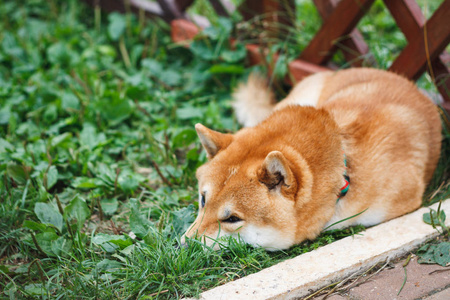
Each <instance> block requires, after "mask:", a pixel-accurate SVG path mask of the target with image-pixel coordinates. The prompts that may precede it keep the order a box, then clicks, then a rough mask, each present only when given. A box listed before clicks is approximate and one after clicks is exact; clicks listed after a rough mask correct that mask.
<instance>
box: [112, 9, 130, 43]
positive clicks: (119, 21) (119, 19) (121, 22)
mask: <svg viewBox="0 0 450 300" xmlns="http://www.w3.org/2000/svg"><path fill="white" fill-rule="evenodd" d="M108 21H109V24H108V34H109V37H110V38H111V39H112V40H113V41H117V40H118V39H119V38H120V36H121V35H122V34H123V33H124V32H125V28H126V26H127V21H126V17H125V15H122V14H119V13H111V14H109V15H108Z"/></svg>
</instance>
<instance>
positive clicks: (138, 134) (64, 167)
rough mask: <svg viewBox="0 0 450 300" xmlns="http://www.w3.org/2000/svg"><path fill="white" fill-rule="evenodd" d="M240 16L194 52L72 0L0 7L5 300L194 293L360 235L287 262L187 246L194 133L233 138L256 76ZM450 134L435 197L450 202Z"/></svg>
mask: <svg viewBox="0 0 450 300" xmlns="http://www.w3.org/2000/svg"><path fill="white" fill-rule="evenodd" d="M300 2H301V3H300V4H299V5H304V6H303V7H304V10H303V9H300V10H299V11H300V13H305V11H308V10H311V6H310V4H307V3H306V2H302V1H300ZM300 8H302V6H300ZM311 18H312V20H313V21H314V20H315V19H314V18H315V17H311ZM372 18H373V17H372ZM231 20H234V21H239V16H233V18H231V19H223V18H218V17H217V18H216V19H215V21H214V22H213V23H214V26H213V27H211V28H209V29H206V30H205V31H204V32H203V35H202V37H200V38H198V39H196V40H195V41H194V42H193V43H192V44H191V45H190V47H189V48H185V47H182V46H179V45H174V44H173V43H172V42H171V39H170V35H169V32H168V26H167V25H166V24H165V23H163V22H158V21H156V20H148V19H144V18H141V17H137V16H135V15H121V14H118V13H111V14H106V13H104V12H102V11H100V10H99V9H92V8H89V7H87V6H85V5H84V4H83V3H81V2H80V1H76V0H68V1H62V0H49V1H44V0H15V1H13V0H6V1H3V2H2V3H1V4H0V104H1V105H0V220H1V222H0V297H2V298H10V299H13V298H42V299H48V298H52V299H53V298H54V299H75V298H76V299H85V298H90V299H91V298H92V299H94V298H95V299H128V298H143V299H152V298H163V299H164V298H177V297H186V296H195V295H198V293H200V292H202V291H203V290H205V289H208V288H211V287H214V286H217V285H219V284H222V283H225V282H227V281H230V280H234V279H236V278H240V277H243V276H245V275H247V274H250V273H254V272H257V271H259V270H261V269H262V268H265V267H268V266H270V265H273V264H275V263H277V262H279V261H281V260H285V259H287V258H289V257H293V256H296V255H298V254H301V253H305V252H308V251H311V250H313V249H316V248H318V247H320V246H322V245H325V244H328V243H331V242H333V241H335V240H337V239H340V238H342V237H346V236H349V235H353V234H357V233H358V232H360V231H362V230H364V228H362V227H355V228H349V229H346V230H341V231H329V232H326V233H324V234H322V235H321V236H320V237H319V238H317V239H316V240H314V241H308V242H305V243H303V244H301V245H299V246H296V247H293V248H292V249H289V250H288V251H285V252H277V253H268V252H266V251H264V250H262V249H254V248H252V247H250V246H248V245H245V244H243V243H239V241H236V240H229V241H228V243H224V244H223V245H222V246H221V250H219V251H212V250H211V249H208V248H206V249H205V248H204V247H203V246H202V245H200V244H199V243H197V242H196V241H195V240H191V241H190V245H189V247H187V248H185V247H179V238H180V235H181V234H182V233H183V232H184V231H185V230H186V229H187V227H188V226H189V224H190V223H191V222H192V221H193V219H194V214H195V211H196V210H197V207H198V204H197V202H196V201H195V200H194V199H196V197H197V196H196V195H197V191H196V180H195V170H196V168H197V167H198V166H199V165H201V164H202V163H204V162H205V160H206V158H205V155H204V153H203V152H201V151H200V150H199V149H200V145H199V143H198V141H197V137H196V133H195V130H194V129H193V124H195V123H196V122H202V123H203V124H205V125H206V126H209V127H212V128H214V129H217V130H220V131H235V130H236V129H237V128H238V126H237V124H236V122H235V119H234V118H233V115H232V112H231V109H230V102H229V99H230V90H231V89H232V87H234V86H236V83H237V82H239V81H241V80H243V78H245V77H246V76H247V75H248V73H249V72H251V71H252V69H246V68H244V65H245V50H244V46H243V44H242V43H241V42H238V43H237V44H236V45H235V46H234V47H231V45H230V44H229V40H228V38H229V36H230V35H231V34H232V33H233V31H234V30H235V29H234V28H235V26H234V25H233V23H232V21H231ZM308 20H309V19H308V18H307V17H306V16H305V18H304V19H303V21H304V22H305V24H314V22H308ZM381 23H382V22H381ZM240 26H248V24H247V25H245V24H242V25H240ZM299 26H301V24H300V25H299ZM308 26H309V25H308ZM311 26H313V25H311ZM382 26H384V27H387V25H382ZM299 28H300V27H299ZM305 30H306V31H305ZM314 30H315V28H312V27H311V28H310V29H307V28H306V27H305V28H304V30H303V33H304V34H305V36H307V37H308V36H312V34H313V31H314ZM292 32H294V31H292ZM297 34H298V33H297ZM368 34H369V36H370V33H368ZM288 35H289V34H288ZM289 38H290V36H289ZM307 39H308V38H305V40H307ZM242 40H243V41H245V39H242ZM287 40H288V39H287V38H286V39H285V40H284V41H287ZM393 43H394V44H395V43H396V40H395V39H394V42H393ZM275 45H276V43H275V42H273V47H274V48H273V49H272V50H273V51H275V50H277V51H278V50H280V49H282V48H280V46H278V48H276V46H275ZM280 45H282V46H283V47H284V45H288V47H287V48H286V49H287V51H286V53H295V52H296V51H298V50H299V47H298V45H297V46H296V45H295V44H293V45H294V46H292V45H291V44H289V43H288V44H286V43H281V44H280ZM292 55H293V54H292ZM292 55H291V56H286V57H287V58H286V60H285V62H287V61H288V60H289V59H290V58H291V57H293V56H292ZM375 55H376V56H377V55H378V58H379V59H382V58H383V57H384V56H385V54H384V52H383V53H381V52H376V51H375ZM288 58H289V59H288ZM336 59H339V57H337V58H336ZM389 59H391V58H387V59H386V60H383V62H384V63H383V64H382V66H384V65H387V64H388V63H389V62H388V61H389ZM277 72H278V73H277V74H279V76H280V77H282V76H283V75H284V74H285V72H286V66H285V64H284V65H283V64H280V69H279V70H278V71H277ZM426 80H427V78H424V79H422V82H424V83H423V84H424V85H427V84H428V82H427V81H426ZM448 132H449V131H448V130H447V131H445V134H446V140H445V141H444V145H446V146H445V147H447V150H446V152H445V153H446V156H443V158H442V161H441V167H440V169H439V170H440V171H439V172H438V175H437V177H436V178H435V180H434V181H433V187H432V188H430V193H435V194H436V195H437V197H445V196H448V190H449V187H448V181H446V180H448V166H449V164H448V160H449V153H448V149H449V147H448V146H449V142H448V141H449V139H450V137H449V134H448ZM443 182H444V183H443ZM442 183H443V184H442ZM438 187H439V190H438V192H436V190H437V188H438ZM436 195H434V196H433V195H431V196H433V197H431V196H429V197H430V198H433V199H434V198H436V197H435V196H436ZM430 201H435V200H430Z"/></svg>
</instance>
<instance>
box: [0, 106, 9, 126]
mask: <svg viewBox="0 0 450 300" xmlns="http://www.w3.org/2000/svg"><path fill="white" fill-rule="evenodd" d="M10 117H11V108H10V107H9V106H5V107H3V108H1V109H0V125H5V124H8V123H9V118H10Z"/></svg>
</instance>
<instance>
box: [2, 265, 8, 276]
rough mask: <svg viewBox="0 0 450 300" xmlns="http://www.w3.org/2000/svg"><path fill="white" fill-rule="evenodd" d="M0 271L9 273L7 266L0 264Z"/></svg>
mask: <svg viewBox="0 0 450 300" xmlns="http://www.w3.org/2000/svg"><path fill="white" fill-rule="evenodd" d="M0 272H3V273H5V274H8V273H9V268H8V267H7V266H4V265H0Z"/></svg>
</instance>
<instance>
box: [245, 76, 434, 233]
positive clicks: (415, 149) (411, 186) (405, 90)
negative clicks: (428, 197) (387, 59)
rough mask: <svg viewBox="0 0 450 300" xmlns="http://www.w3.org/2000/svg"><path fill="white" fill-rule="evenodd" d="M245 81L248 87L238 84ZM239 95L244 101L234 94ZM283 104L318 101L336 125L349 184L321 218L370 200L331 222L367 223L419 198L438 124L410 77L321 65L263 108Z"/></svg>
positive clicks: (429, 170) (431, 160)
mask: <svg viewBox="0 0 450 300" xmlns="http://www.w3.org/2000/svg"><path fill="white" fill-rule="evenodd" d="M253 80H254V81H255V79H253ZM245 88H247V89H249V88H251V86H241V87H240V88H239V89H240V90H241V92H242V89H245ZM260 91H261V90H260ZM248 94H251V91H247V95H248ZM244 101H247V102H249V101H248V99H247V100H246V99H237V102H238V103H239V102H240V103H243V102H244ZM250 102H251V101H250ZM291 105H301V106H315V107H317V108H323V109H325V110H327V111H328V112H329V113H330V114H331V115H332V117H333V119H334V120H335V122H336V123H337V124H338V126H339V128H340V134H341V136H342V140H343V145H342V148H343V151H344V153H345V154H346V156H347V158H348V171H349V176H350V178H351V188H350V191H349V193H348V194H347V196H346V197H345V201H341V202H340V203H338V204H337V209H336V213H335V215H334V216H333V218H332V219H331V220H330V222H329V223H328V224H332V223H334V222H335V221H338V220H342V219H344V218H347V217H350V216H352V215H355V214H358V213H359V212H361V211H363V210H364V209H365V208H367V207H370V209H369V210H368V211H367V212H365V213H364V214H362V215H361V216H359V217H357V218H353V219H351V220H349V221H347V222H343V223H341V224H339V227H344V226H348V225H351V224H355V223H361V224H364V225H373V224H376V223H379V222H382V221H385V220H388V219H391V218H394V217H397V216H400V215H402V214H405V213H407V212H410V211H412V210H414V209H416V208H418V207H419V206H420V205H421V199H422V195H423V192H424V190H425V187H426V184H427V183H428V182H429V180H430V179H431V177H432V175H433V172H434V170H435V168H436V164H437V162H438V160H439V154H440V144H441V123H440V118H439V113H438V112H437V109H436V107H435V105H434V104H433V103H432V102H431V101H430V100H429V99H428V98H427V97H426V96H424V95H423V94H422V93H421V92H420V91H419V90H418V89H417V88H416V87H415V85H414V84H413V83H412V82H410V81H409V80H407V79H405V78H403V77H401V76H399V75H396V74H394V73H390V72H387V71H381V70H376V69H366V68H359V69H349V70H342V71H338V72H331V71H330V72H322V73H318V74H315V75H312V76H310V77H307V78H306V79H304V80H303V81H302V82H300V83H299V84H298V85H297V86H295V87H294V88H293V90H292V91H291V93H290V94H289V95H288V96H287V97H286V98H285V99H284V100H283V101H281V102H280V103H278V104H276V105H273V106H272V107H271V108H270V109H271V110H273V111H276V110H280V109H283V108H285V107H288V106H291ZM240 107H241V108H242V107H243V105H241V106H240ZM266 110H267V106H266ZM247 113H248V114H251V107H250V106H249V109H248V111H247ZM266 114H268V112H266ZM241 115H245V114H244V113H243V112H242V111H241ZM240 119H241V121H242V119H244V120H245V117H244V118H242V117H241V118H240ZM255 119H257V117H253V120H255ZM243 123H244V125H245V122H243Z"/></svg>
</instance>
